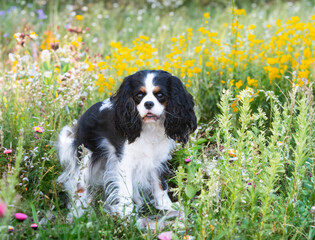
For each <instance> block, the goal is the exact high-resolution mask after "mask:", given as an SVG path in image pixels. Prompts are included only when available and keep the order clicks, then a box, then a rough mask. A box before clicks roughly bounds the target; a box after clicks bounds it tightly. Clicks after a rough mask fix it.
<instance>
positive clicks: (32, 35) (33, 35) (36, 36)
mask: <svg viewBox="0 0 315 240" xmlns="http://www.w3.org/2000/svg"><path fill="white" fill-rule="evenodd" d="M30 38H31V39H33V40H36V39H37V38H38V35H37V34H36V33H35V32H32V33H31V34H30Z"/></svg>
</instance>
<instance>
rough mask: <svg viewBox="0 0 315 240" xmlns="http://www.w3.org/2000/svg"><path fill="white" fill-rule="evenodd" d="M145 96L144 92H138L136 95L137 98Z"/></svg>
mask: <svg viewBox="0 0 315 240" xmlns="http://www.w3.org/2000/svg"><path fill="white" fill-rule="evenodd" d="M143 96H144V93H143V92H138V93H137V95H136V97H137V98H143Z"/></svg>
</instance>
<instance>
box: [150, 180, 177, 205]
mask: <svg viewBox="0 0 315 240" xmlns="http://www.w3.org/2000/svg"><path fill="white" fill-rule="evenodd" d="M162 178H163V177H160V178H158V180H157V181H154V184H153V197H154V202H155V207H156V209H159V210H173V209H172V201H171V199H170V198H169V196H168V193H167V192H168V189H167V184H166V182H165V180H164V179H162Z"/></svg>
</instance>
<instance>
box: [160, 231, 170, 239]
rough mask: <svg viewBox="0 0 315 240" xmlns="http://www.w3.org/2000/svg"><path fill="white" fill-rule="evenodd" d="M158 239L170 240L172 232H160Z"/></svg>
mask: <svg viewBox="0 0 315 240" xmlns="http://www.w3.org/2000/svg"><path fill="white" fill-rule="evenodd" d="M158 239H160V240H171V239H172V232H162V233H160V234H159V236H158Z"/></svg>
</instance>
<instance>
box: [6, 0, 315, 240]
mask: <svg viewBox="0 0 315 240" xmlns="http://www.w3.org/2000/svg"><path fill="white" fill-rule="evenodd" d="M139 2H140V1H139ZM197 3H198V4H197ZM2 4H3V6H2V9H4V10H5V12H4V14H3V13H1V14H0V18H1V19H2V21H1V23H0V25H1V28H0V34H1V35H2V36H3V38H1V39H0V54H1V56H2V59H3V61H1V63H0V68H1V73H0V86H1V90H0V106H1V108H0V149H1V151H0V173H1V175H2V176H3V177H2V180H1V181H0V187H1V188H0V201H3V202H5V203H6V205H7V211H6V214H5V215H4V216H3V217H0V231H1V233H0V234H1V237H3V238H8V239H32V238H40V239H51V238H52V239H156V238H157V235H158V234H159V232H161V231H168V230H170V231H172V232H173V236H172V239H173V238H174V239H184V238H186V239H187V237H188V236H187V235H189V236H194V237H195V239H266V238H272V239H313V238H314V236H315V228H314V215H312V213H311V207H312V206H313V205H314V202H315V194H314V174H315V171H314V150H313V149H315V148H314V147H315V146H314V99H313V98H314V90H313V88H312V84H313V82H314V74H313V71H314V67H315V66H314V58H315V56H314V47H315V45H314V41H315V39H314V36H315V35H314V34H315V25H314V24H315V17H314V15H312V13H313V12H314V11H312V10H314V4H313V2H312V1H296V2H294V3H286V2H281V1H279V2H278V1H277V2H269V3H265V4H264V5H261V6H260V5H259V6H256V7H255V6H253V5H249V4H245V5H244V6H242V7H244V9H246V11H244V10H241V9H238V11H236V10H234V11H233V10H232V9H233V8H235V9H236V6H239V4H240V3H239V2H236V3H234V2H233V1H232V3H225V4H226V5H225V6H224V5H220V4H216V2H215V3H214V5H211V4H209V5H205V6H203V5H200V4H202V1H196V2H195V4H193V3H187V2H186V3H185V4H184V5H183V6H181V7H178V8H175V9H169V8H167V7H165V8H163V9H162V10H159V9H147V10H146V11H143V10H141V9H139V8H137V7H136V5H128V4H126V5H123V4H121V5H112V4H110V3H107V5H106V4H105V5H106V8H105V7H104V4H103V3H100V2H96V3H89V4H87V5H79V4H74V5H65V4H63V3H61V2H59V1H50V2H49V4H47V5H41V4H40V2H37V1H35V2H34V3H32V4H28V3H24V2H20V3H17V4H16V6H15V7H13V5H12V4H5V3H2ZM38 9H43V12H44V13H45V16H46V17H45V16H43V15H41V12H38V11H36V10H38ZM204 13H205V14H204ZM207 13H209V15H208V14H207ZM297 17H298V18H297ZM39 18H43V19H40V20H39ZM33 32H34V33H33ZM17 33H23V34H25V35H21V34H17ZM14 34H15V37H13V35H14ZM57 46H58V47H57ZM54 48H55V49H54ZM147 68H151V69H164V70H167V71H169V72H171V73H172V74H174V75H177V76H178V77H180V78H181V79H182V81H183V82H184V83H185V84H186V87H187V89H188V91H190V92H191V93H192V94H193V96H194V99H195V102H196V113H197V115H198V119H199V128H198V130H197V131H196V132H195V133H194V134H193V135H192V136H191V138H190V141H189V143H188V144H187V145H186V146H184V147H182V146H178V148H177V150H176V151H175V152H174V153H173V159H172V160H171V162H170V165H171V168H172V170H173V172H174V175H173V176H170V177H169V179H168V181H169V185H170V187H171V194H172V195H173V196H172V197H173V199H174V200H176V201H177V200H178V201H179V203H180V204H181V206H182V207H183V208H184V211H185V219H184V220H183V223H180V222H179V220H175V222H174V224H173V225H171V226H168V227H166V228H165V229H160V230H158V229H156V230H155V231H148V230H144V229H139V228H138V227H137V226H136V219H133V218H131V219H130V221H129V222H127V221H126V220H125V219H120V218H117V217H113V216H109V215H108V214H106V213H105V212H104V211H103V209H102V204H101V202H100V199H96V200H95V202H94V203H93V205H92V206H91V210H90V212H89V213H87V214H85V215H84V216H83V217H82V218H80V219H76V220H75V221H74V223H73V224H69V223H67V221H66V216H67V212H68V210H67V208H66V195H65V193H64V192H63V190H62V187H61V186H58V185H57V184H56V179H57V177H58V176H59V174H60V172H61V170H62V169H61V167H60V165H59V162H58V159H57V156H56V149H55V147H54V143H55V141H56V138H57V134H58V132H59V130H60V129H61V127H63V126H64V125H69V124H71V123H72V122H73V121H74V120H75V119H78V117H79V116H80V115H81V114H82V113H83V112H84V111H85V110H86V109H87V108H89V106H91V105H92V104H93V103H95V102H96V101H100V100H103V99H105V98H106V97H108V96H110V95H111V94H113V93H114V92H115V90H116V89H117V87H118V86H119V84H120V81H121V80H122V79H123V77H124V76H127V75H128V74H130V73H132V72H134V71H137V70H140V69H147ZM34 126H41V127H43V129H44V132H42V133H37V132H35V131H34V130H33V127H34ZM5 149H12V153H9V154H5V153H4V150H5ZM186 158H190V159H191V160H192V161H191V162H190V163H186V162H185V161H184V160H185V159H186ZM15 212H24V213H26V214H27V215H28V216H29V218H28V219H27V220H26V221H24V222H18V221H17V220H15V219H14V217H12V214H13V213H15ZM155 214H158V213H157V212H156V211H154V210H153V209H152V208H148V209H147V211H146V213H144V215H145V216H146V215H150V216H151V215H155ZM45 219H46V220H45ZM34 222H35V223H37V224H39V228H38V230H36V231H35V230H33V229H31V228H30V227H29V226H30V224H32V223H34ZM8 225H11V226H13V227H14V228H15V229H14V231H13V232H12V233H8V232H7V226H8Z"/></svg>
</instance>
